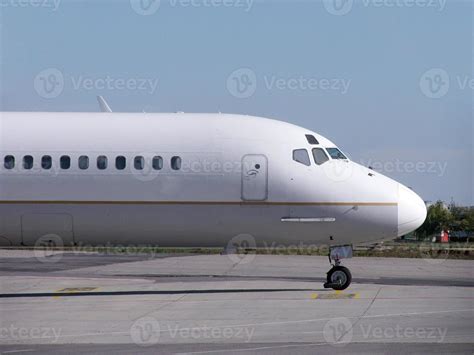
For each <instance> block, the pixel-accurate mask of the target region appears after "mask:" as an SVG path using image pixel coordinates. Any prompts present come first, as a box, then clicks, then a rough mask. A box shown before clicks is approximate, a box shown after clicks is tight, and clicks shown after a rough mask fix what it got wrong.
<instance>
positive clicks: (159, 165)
mask: <svg viewBox="0 0 474 355" xmlns="http://www.w3.org/2000/svg"><path fill="white" fill-rule="evenodd" d="M152 165H153V169H154V170H161V169H163V158H162V157H159V156H156V157H153V161H152Z"/></svg>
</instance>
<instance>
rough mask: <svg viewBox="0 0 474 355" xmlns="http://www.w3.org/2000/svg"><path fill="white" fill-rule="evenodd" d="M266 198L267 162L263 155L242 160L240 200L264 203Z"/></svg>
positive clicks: (245, 157)
mask: <svg viewBox="0 0 474 355" xmlns="http://www.w3.org/2000/svg"><path fill="white" fill-rule="evenodd" d="M267 197H268V160H267V157H266V156H265V155H261V154H248V155H245V156H244V157H243V158H242V200H244V201H265V200H266V199H267Z"/></svg>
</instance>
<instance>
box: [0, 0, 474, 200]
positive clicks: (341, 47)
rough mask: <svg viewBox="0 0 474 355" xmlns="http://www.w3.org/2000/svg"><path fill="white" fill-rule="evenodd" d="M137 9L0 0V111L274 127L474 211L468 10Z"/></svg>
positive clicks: (210, 5)
mask: <svg viewBox="0 0 474 355" xmlns="http://www.w3.org/2000/svg"><path fill="white" fill-rule="evenodd" d="M131 1H132V2H130V0H121V1H119V0H113V1H112V0H109V1H98V0H94V1H92V0H87V1H82V0H62V1H61V0H41V1H40V0H2V1H1V2H0V4H1V5H2V6H1V7H0V11H1V51H0V54H1V62H0V63H1V73H0V75H1V77H0V79H1V80H0V90H1V101H0V105H1V107H0V108H1V110H2V111H96V110H97V104H96V101H95V96H96V95H104V96H105V97H106V98H107V99H108V101H109V103H110V105H111V106H112V108H113V109H114V110H115V111H142V110H146V111H147V112H174V111H184V112H218V111H221V112H230V113H245V114H252V115H259V116H265V117H271V118H277V119H281V120H285V121H289V122H292V123H295V124H298V125H301V126H304V127H307V128H309V129H311V130H314V131H316V132H318V133H320V134H322V135H325V136H327V137H328V138H329V139H331V140H333V141H335V142H336V144H338V145H339V146H340V147H341V148H342V149H343V150H344V151H345V152H347V153H348V154H349V155H350V156H351V158H352V159H353V160H355V161H358V162H363V163H365V164H370V165H373V166H374V167H375V168H376V169H378V170H381V171H382V172H384V173H385V174H387V175H389V176H391V177H393V178H395V179H397V180H399V181H401V182H403V183H405V184H406V185H408V186H411V187H412V188H413V189H414V190H415V191H417V192H418V193H419V194H420V195H421V196H422V197H423V198H424V199H425V200H437V199H442V200H445V201H448V202H449V201H450V200H451V198H454V200H455V201H456V202H458V203H459V204H470V205H474V198H473V190H474V187H473V185H474V182H473V164H474V157H473V143H472V141H473V135H474V130H473V89H472V85H473V83H472V82H471V86H469V80H471V81H472V79H473V78H474V76H473V35H474V30H473V5H472V3H473V2H472V1H468V0H465V1H459V0H458V1H456V0H454V1H453V0H448V1H447V2H445V1H444V0H419V1H418V3H415V5H414V1H413V0H385V1H380V0H360V1H357V0H355V1H351V0H335V1H336V2H335V3H334V1H333V0H328V1H289V0H288V1H262V0H260V1H258V0H254V1H251V0H225V2H223V1H220V0H193V2H191V1H190V0H161V1H160V2H159V3H157V2H153V1H156V0H142V3H140V0H131ZM249 1H250V2H249ZM37 3H39V4H41V6H39V7H37V6H35V5H36V4H37ZM25 4H26V5H25ZM422 4H425V5H426V6H422ZM158 5H159V6H158ZM240 5H242V7H241V6H240ZM428 5H433V6H428ZM56 6H57V8H56ZM338 6H339V7H338ZM144 12H145V13H147V15H142V14H140V13H144ZM341 13H345V14H343V15H341ZM338 14H339V15H338ZM48 68H53V69H54V71H53V72H52V71H51V70H50V71H46V72H43V71H44V70H45V69H48ZM241 68H247V69H246V70H244V71H238V72H237V73H236V74H234V75H236V76H237V79H236V78H235V77H234V76H230V75H231V73H233V72H234V71H235V70H238V69H241ZM431 69H436V70H435V71H430V70H431ZM438 69H441V71H439V70H438ZM58 72H59V73H60V74H59V75H60V76H61V78H60V79H59V80H60V81H59V84H58V82H56V81H54V82H56V84H58V85H59V89H58V91H52V93H51V95H50V96H53V97H49V96H48V95H49V94H50V92H49V91H48V92H46V91H44V90H43V91H42V87H46V86H42V85H48V83H46V84H45V82H44V80H45V79H46V80H49V79H48V78H49V76H50V75H51V73H53V75H58V74H57V73H58ZM249 73H250V76H249ZM241 74H247V76H245V75H243V76H242V75H241ZM252 75H254V77H253V76H252ZM53 79H54V80H56V79H58V78H57V77H56V79H55V77H53ZM142 79H145V80H146V81H145V82H142ZM247 79H250V81H249V80H247ZM439 79H440V80H441V81H439ZM42 80H43V81H42ZM61 80H63V81H62V82H61ZM121 80H122V81H121ZM106 81H108V84H107V83H106ZM54 82H52V84H54ZM249 82H250V83H251V85H248V83H249ZM104 83H106V84H104ZM238 83H240V84H241V88H243V90H244V91H243V95H240V94H239V92H238V91H236V89H237V86H236V85H237V84H238ZM446 83H449V88H448V87H447V86H446ZM52 84H51V83H50V87H51V85H52ZM430 84H431V85H430ZM107 85H108V86H107ZM154 85H157V86H156V87H155V86H154ZM252 85H254V86H252ZM436 85H438V86H436ZM443 85H444V86H443ZM55 87H57V86H55ZM249 87H250V89H249ZM245 90H247V91H245ZM240 96H244V97H240ZM48 97H49V98H48Z"/></svg>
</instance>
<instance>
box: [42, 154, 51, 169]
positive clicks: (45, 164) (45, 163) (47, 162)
mask: <svg viewBox="0 0 474 355" xmlns="http://www.w3.org/2000/svg"><path fill="white" fill-rule="evenodd" d="M52 166H53V161H52V159H51V156H50V155H43V157H42V158H41V167H42V168H43V169H45V170H49V169H51V167H52Z"/></svg>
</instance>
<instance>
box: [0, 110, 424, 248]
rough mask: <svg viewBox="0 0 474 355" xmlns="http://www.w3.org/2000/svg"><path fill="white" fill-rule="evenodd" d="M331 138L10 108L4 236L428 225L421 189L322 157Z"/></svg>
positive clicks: (315, 240) (136, 240) (372, 237)
mask: <svg viewBox="0 0 474 355" xmlns="http://www.w3.org/2000/svg"><path fill="white" fill-rule="evenodd" d="M307 134H309V135H313V136H314V137H315V138H316V139H317V141H318V144H310V143H309V141H308V140H307V138H306V137H305V135H307ZM332 147H336V146H335V144H333V143H332V142H330V141H329V140H327V139H325V138H324V137H322V136H320V135H318V134H316V133H314V132H311V131H309V130H306V129H304V128H301V127H297V126H294V125H291V124H288V123H284V122H280V121H275V120H270V119H264V118H257V117H248V116H239V115H224V114H144V113H137V114H135V113H133V114H132V113H9V112H4V113H0V163H1V165H0V245H19V244H24V245H34V244H35V242H36V241H37V240H38V238H40V237H42V236H44V235H59V236H60V237H61V239H62V240H63V241H64V244H65V245H71V244H79V245H80V244H82V245H89V244H91V245H103V244H107V243H109V244H121V245H125V244H133V245H137V244H141V245H143V244H147V245H154V246H225V245H227V243H228V242H229V240H231V239H232V238H233V237H235V236H238V235H240V234H245V235H251V236H252V238H254V239H255V241H256V243H257V245H264V244H266V245H270V244H272V243H277V244H285V245H293V244H299V243H304V244H307V245H322V244H338V245H339V244H346V243H354V244H357V243H361V242H370V241H376V240H382V239H392V238H395V237H397V236H398V235H401V234H405V233H407V232H409V231H411V230H414V229H416V228H417V227H418V226H419V225H421V223H422V222H423V221H424V219H425V216H426V209H425V207H424V203H423V201H422V200H421V199H420V198H419V197H418V196H417V195H416V194H415V193H414V192H412V191H411V190H409V189H407V188H406V187H404V186H402V185H400V184H399V183H397V182H395V181H394V180H391V179H389V178H387V177H385V176H383V175H382V174H380V173H378V172H375V171H373V170H370V169H368V168H365V167H362V166H360V165H358V164H356V163H354V162H352V161H350V160H348V159H339V160H333V159H330V160H328V161H327V162H325V163H323V164H321V165H317V164H315V161H314V159H313V155H312V154H311V153H312V149H313V148H323V149H325V148H332ZM296 149H305V150H307V152H308V155H309V158H310V162H311V164H310V165H305V164H302V163H300V162H298V161H295V160H294V159H293V151H294V150H296ZM303 153H304V152H303ZM12 157H13V159H14V162H13V164H12ZM25 157H26V158H25ZM30 157H31V158H32V165H31V160H30ZM43 157H50V159H49V158H47V159H46V160H44V159H45V158H43ZM62 157H67V158H69V164H70V167H69V168H66V167H67V158H62ZM80 157H82V158H80ZM84 157H87V160H88V166H87V168H85V166H82V168H83V169H80V168H79V160H80V159H83V160H82V164H84V159H85V158H84ZM104 157H106V160H107V161H106V165H107V166H106V168H104V169H99V167H98V164H97V160H98V159H99V160H100V161H101V164H104V163H105V158H104ZM117 157H119V159H117ZM137 157H138V158H137ZM141 157H143V159H142V158H141ZM158 157H160V158H158ZM173 157H178V158H173ZM25 159H26V160H25ZM63 159H65V160H66V161H63V163H64V165H63V166H61V161H62V160H63ZM49 162H51V164H52V166H51V167H49V166H48V164H49ZM116 164H117V165H116ZM160 164H161V165H160ZM102 167H104V165H103V166H102ZM173 167H174V168H179V169H176V170H175V169H173ZM140 168H142V169H140Z"/></svg>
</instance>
